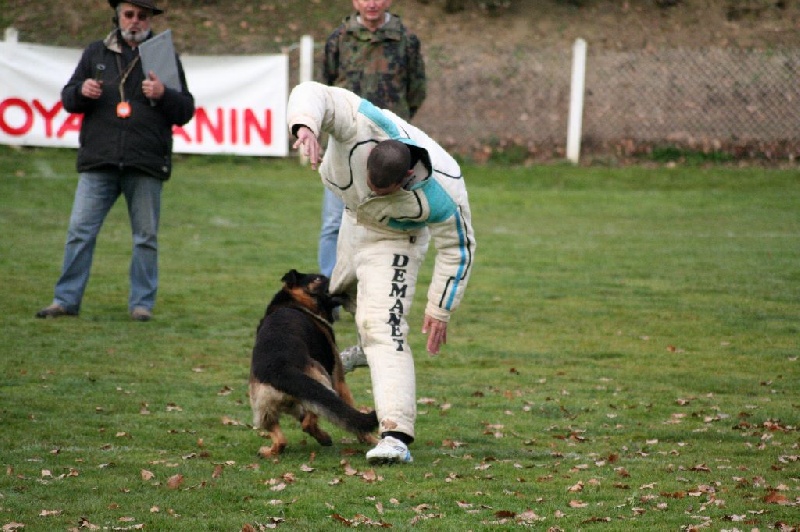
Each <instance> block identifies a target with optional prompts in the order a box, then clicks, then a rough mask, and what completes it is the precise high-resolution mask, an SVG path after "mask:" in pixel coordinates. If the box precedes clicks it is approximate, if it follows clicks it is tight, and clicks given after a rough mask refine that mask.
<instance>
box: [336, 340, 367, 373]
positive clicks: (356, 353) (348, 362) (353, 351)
mask: <svg viewBox="0 0 800 532" xmlns="http://www.w3.org/2000/svg"><path fill="white" fill-rule="evenodd" d="M339 356H340V357H341V359H342V367H343V368H344V372H345V373H350V372H351V371H353V370H354V369H356V368H358V367H362V366H367V365H368V364H367V355H365V354H364V350H363V349H361V346H360V345H354V346H351V347H348V348H347V349H345V350H344V351H342V352H341V353H339Z"/></svg>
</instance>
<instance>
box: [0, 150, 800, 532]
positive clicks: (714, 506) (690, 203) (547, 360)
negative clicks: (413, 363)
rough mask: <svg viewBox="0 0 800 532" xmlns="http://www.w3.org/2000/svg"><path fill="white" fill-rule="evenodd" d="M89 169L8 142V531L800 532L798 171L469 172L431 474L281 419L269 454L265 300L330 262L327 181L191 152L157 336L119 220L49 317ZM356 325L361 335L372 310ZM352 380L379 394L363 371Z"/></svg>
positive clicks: (2, 460) (428, 461) (427, 445)
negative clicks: (72, 301)
mask: <svg viewBox="0 0 800 532" xmlns="http://www.w3.org/2000/svg"><path fill="white" fill-rule="evenodd" d="M74 155H75V154H74V152H73V151H70V150H45V149H24V150H17V149H10V148H6V147H1V148H0V229H2V235H3V236H2V239H0V280H1V281H0V282H1V283H2V284H1V285H0V287H1V288H0V291H1V295H2V302H3V305H2V309H3V312H2V314H1V315H0V327H2V347H0V464H2V466H3V470H2V471H0V525H2V526H8V527H13V526H14V525H13V524H14V523H18V524H24V525H25V528H24V530H26V531H28V530H43V531H50V530H67V529H77V528H78V527H80V526H81V525H82V524H83V525H84V526H86V527H88V526H90V525H94V526H97V527H100V528H102V529H107V530H108V529H123V530H124V529H135V528H137V525H141V526H143V528H144V529H145V530H232V531H233V530H241V529H242V528H243V527H244V526H245V525H248V524H249V525H251V526H252V527H253V528H254V529H256V530H259V529H266V528H267V527H270V526H276V527H277V528H278V529H284V530H340V529H342V528H347V527H348V526H355V525H356V524H359V526H361V527H368V528H372V527H374V526H376V525H379V524H383V525H386V526H392V527H393V528H395V529H400V530H406V529H415V530H437V531H439V530H448V531H449V530H453V531H463V530H495V529H500V530H505V529H511V528H524V527H527V526H530V527H531V528H534V529H537V530H547V529H550V528H551V527H552V529H553V530H604V531H607V530H620V531H622V530H680V529H689V528H691V527H693V526H695V527H700V526H703V525H707V526H708V528H709V529H712V530H723V529H726V530H734V529H737V530H751V529H760V530H766V529H769V528H772V527H775V526H776V525H778V524H781V523H784V524H787V525H789V526H795V527H797V526H798V525H800V519H798V517H797V516H798V509H797V507H798V501H800V480H798V479H800V460H799V459H798V456H799V455H800V450H799V448H800V437H799V433H798V418H800V415H799V414H800V393H798V389H799V388H798V377H799V376H800V371H799V370H798V363H799V362H798V355H800V347H799V345H800V342H798V338H800V335H799V334H798V333H800V208H798V206H800V175H799V174H798V172H797V170H796V169H795V170H765V169H755V168H751V169H734V168H729V167H712V168H697V167H677V168H671V169H667V168H647V169H645V168H638V167H629V168H614V169H610V168H573V167H571V166H560V165H554V166H544V167H534V168H518V167H502V166H487V167H471V166H470V167H467V168H466V175H467V180H468V186H469V190H470V198H471V202H472V209H473V218H474V223H475V229H476V235H477V239H478V254H477V265H476V268H475V272H474V275H473V277H472V280H471V284H470V287H469V290H468V293H467V296H466V298H465V301H464V304H463V306H462V308H461V309H460V310H459V312H458V313H457V314H456V315H455V316H454V318H453V322H452V324H451V326H450V329H449V333H450V335H449V342H448V344H447V346H445V348H444V349H443V352H442V353H441V354H440V355H439V356H438V357H429V356H428V355H427V354H426V353H425V352H424V339H423V337H422V335H421V334H420V333H418V332H415V333H414V334H413V336H412V345H413V347H414V349H415V356H416V359H417V374H418V375H417V380H418V382H417V388H418V396H419V399H420V402H419V406H418V408H419V419H418V424H417V436H418V439H417V442H415V444H414V445H413V447H412V451H413V454H414V459H415V462H414V463H413V464H410V465H407V466H402V467H400V466H396V467H380V468H371V467H369V466H368V464H367V463H366V461H365V460H364V457H363V453H364V452H365V451H366V447H365V446H363V445H361V444H358V443H357V442H355V440H354V439H353V438H351V437H350V436H349V435H347V434H345V433H343V432H341V431H339V430H338V429H336V428H332V427H331V426H330V424H329V423H327V422H326V423H324V426H325V427H326V428H329V429H330V431H331V433H332V435H333V436H334V442H335V443H334V446H333V447H330V448H323V447H320V446H319V445H318V444H317V443H316V442H315V441H313V440H309V439H307V438H305V435H304V434H303V433H302V432H301V431H300V430H299V427H298V426H297V424H296V423H294V422H293V421H292V420H290V419H285V422H284V425H285V429H286V432H287V436H288V437H289V447H288V449H287V451H286V453H285V454H284V455H282V456H281V457H280V458H279V459H276V460H264V459H260V458H258V457H257V454H256V453H257V450H258V448H259V447H260V446H261V445H265V444H267V443H268V440H266V439H264V438H263V437H261V436H260V435H259V434H258V433H257V432H256V431H253V430H252V429H251V428H249V427H248V426H247V424H248V423H249V422H250V420H251V415H250V408H249V405H248V401H247V391H246V380H247V375H248V371H249V367H248V365H249V354H250V349H251V348H252V341H253V335H254V331H255V326H256V324H257V322H258V320H259V318H260V317H261V314H262V312H263V308H264V305H265V304H266V302H267V300H268V299H269V297H270V296H271V295H272V293H273V292H274V291H275V290H276V289H277V287H278V284H279V279H280V277H281V275H282V274H283V273H284V272H285V271H286V270H288V269H290V268H298V269H300V270H309V269H314V268H315V263H316V241H317V231H318V226H319V205H320V201H321V186H320V184H319V181H318V178H317V176H316V175H315V174H314V173H313V172H312V171H311V170H310V169H308V168H301V167H299V166H298V165H297V164H296V163H295V162H294V161H292V160H261V159H249V158H247V159H245V158H242V159H235V158H228V157H186V156H184V157H179V158H178V161H177V164H176V173H175V176H174V178H173V180H172V181H170V182H169V183H168V184H167V185H166V188H165V194H164V208H163V216H162V230H161V288H160V293H159V300H158V305H157V307H156V309H155V310H156V313H155V319H154V321H152V322H150V323H146V324H142V323H133V322H131V321H130V320H129V318H128V316H127V314H126V300H127V289H128V281H127V268H128V260H129V253H130V251H129V248H130V236H129V228H128V222H127V215H126V213H125V209H124V202H121V203H120V204H119V205H117V206H116V207H115V208H114V210H113V211H112V213H111V215H110V217H109V219H108V220H107V222H106V225H105V227H104V228H103V231H102V233H101V236H100V242H99V244H98V249H97V253H96V256H95V264H94V268H93V272H92V280H91V282H90V285H89V288H88V290H87V293H86V297H85V300H84V305H83V308H82V310H81V316H80V318H77V319H61V320H52V321H41V320H35V319H34V318H33V314H34V312H35V311H36V310H38V309H39V308H40V307H42V306H44V305H46V304H47V303H49V302H50V299H51V297H52V286H53V283H54V282H55V280H56V277H57V275H58V271H59V267H60V262H61V254H62V251H63V241H64V236H65V231H66V224H67V220H68V217H69V209H70V206H71V202H72V195H73V193H74V186H75V182H76V179H77V178H76V174H75V171H74ZM428 265H430V257H429V259H428ZM429 269H430V268H426V272H425V276H423V279H422V283H423V284H422V285H421V286H425V285H426V284H427V280H428V279H429V277H430V272H429ZM417 294H418V301H417V303H416V305H415V308H414V309H413V313H412V314H413V315H412V327H413V329H414V330H415V331H418V329H419V325H420V324H421V312H422V309H423V306H424V305H423V302H422V298H423V297H424V294H425V289H420V290H418V291H417ZM337 335H338V337H339V343H340V344H341V345H343V346H346V345H349V344H350V343H351V342H352V341H353V339H354V333H353V322H352V319H351V318H349V317H345V318H344V319H343V320H342V321H341V322H339V323H338V324H337ZM348 377H349V379H348V381H349V382H350V384H351V386H352V388H353V391H354V394H355V396H356V399H357V401H358V402H359V403H361V404H363V405H369V404H371V400H370V391H369V376H368V372H366V371H365V370H364V369H360V370H357V371H356V372H354V373H352V374H350V375H349V376H348ZM151 475H152V476H151ZM175 475H181V476H182V477H181V478H182V479H183V481H182V483H181V484H180V485H178V486H171V485H170V479H171V478H172V477H174V476H175ZM571 490H573V491H571ZM780 502H783V504H778V503H780ZM370 525H373V526H370ZM12 529H13V528H12Z"/></svg>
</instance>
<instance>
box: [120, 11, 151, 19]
mask: <svg viewBox="0 0 800 532" xmlns="http://www.w3.org/2000/svg"><path fill="white" fill-rule="evenodd" d="M122 16H123V17H125V18H129V19H132V18H134V17H136V18H137V19H139V20H141V21H146V20H147V19H149V18H150V13H148V12H146V11H133V10H131V11H123V12H122Z"/></svg>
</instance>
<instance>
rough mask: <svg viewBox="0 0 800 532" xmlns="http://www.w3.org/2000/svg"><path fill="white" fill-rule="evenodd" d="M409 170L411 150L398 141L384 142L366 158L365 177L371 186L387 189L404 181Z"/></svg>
mask: <svg viewBox="0 0 800 532" xmlns="http://www.w3.org/2000/svg"><path fill="white" fill-rule="evenodd" d="M410 168H411V150H409V149H408V146H406V145H405V144H403V143H402V142H400V141H399V140H384V141H383V142H379V143H378V144H377V146H375V147H374V148H373V149H372V152H370V154H369V157H368V158H367V175H369V180H370V182H371V183H372V184H373V186H375V187H377V188H387V187H390V186H392V185H396V184H397V183H400V182H401V181H403V179H405V177H406V176H407V175H408V170H409V169H410Z"/></svg>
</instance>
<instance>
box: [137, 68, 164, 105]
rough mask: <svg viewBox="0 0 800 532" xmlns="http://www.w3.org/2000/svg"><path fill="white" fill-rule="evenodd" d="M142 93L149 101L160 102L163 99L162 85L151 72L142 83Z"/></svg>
mask: <svg viewBox="0 0 800 532" xmlns="http://www.w3.org/2000/svg"><path fill="white" fill-rule="evenodd" d="M142 92H143V93H144V96H145V98H147V99H149V100H160V99H161V98H163V97H164V84H163V83H162V82H161V80H160V79H158V76H156V73H155V72H153V71H152V70H151V71H150V73H149V74H148V75H147V79H146V80H144V81H143V82H142Z"/></svg>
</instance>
